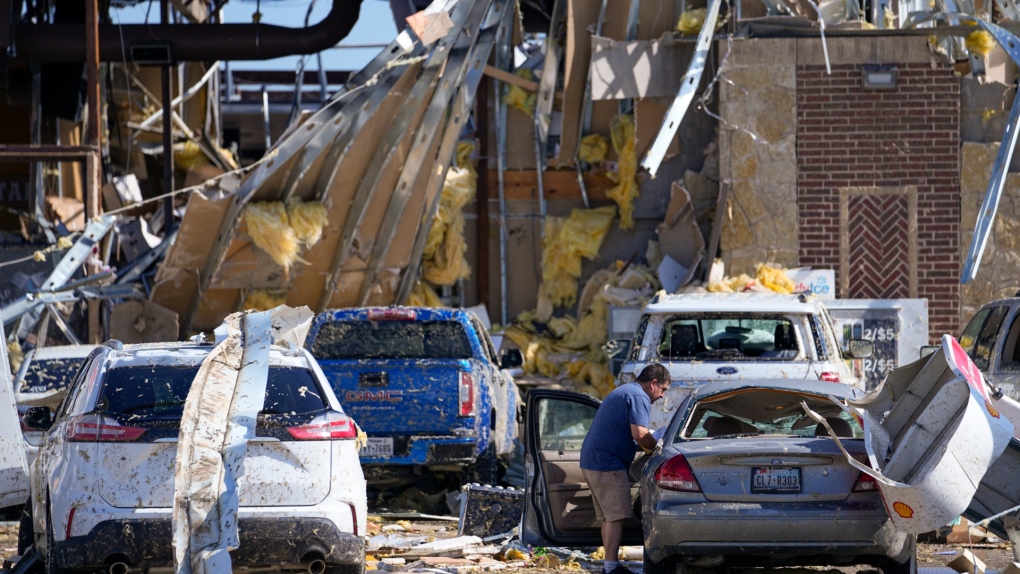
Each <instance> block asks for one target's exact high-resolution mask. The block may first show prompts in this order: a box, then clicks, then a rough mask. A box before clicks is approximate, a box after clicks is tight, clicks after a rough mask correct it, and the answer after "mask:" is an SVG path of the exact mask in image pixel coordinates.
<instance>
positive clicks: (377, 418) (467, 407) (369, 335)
mask: <svg viewBox="0 0 1020 574" xmlns="http://www.w3.org/2000/svg"><path fill="white" fill-rule="evenodd" d="M305 344H306V345H307V347H308V349H309V350H310V351H311V353H312V355H314V356H315V358H316V359H317V360H318V362H319V365H320V366H321V367H322V370H323V372H324V373H325V374H326V378H327V379H328V380H329V382H330V385H331V386H332V387H333V390H334V391H335V392H336V394H337V397H338V398H339V399H340V402H341V403H342V404H343V406H344V410H345V411H346V412H349V413H350V414H351V416H352V417H353V418H354V420H356V421H357V422H358V425H360V426H361V428H362V430H363V431H364V432H365V433H366V434H367V435H368V443H367V444H366V445H365V446H364V447H363V448H362V450H361V463H362V466H363V468H364V471H365V478H366V480H367V481H368V483H369V484H372V485H378V486H385V485H394V486H395V485H398V484H401V483H404V484H406V483H410V482H411V481H413V480H415V478H416V477H417V476H418V475H420V471H421V470H422V469H428V470H430V471H437V472H458V473H460V474H459V478H460V480H461V481H462V482H481V483H489V484H495V482H496V479H497V471H498V465H499V463H500V460H501V459H504V458H505V457H507V456H509V455H510V453H511V451H512V450H513V441H514V439H515V438H516V437H517V422H516V416H515V415H516V411H517V405H518V402H519V397H518V392H517V386H516V384H515V383H514V380H513V378H512V377H511V376H510V374H509V373H508V372H507V371H506V370H507V369H511V368H514V367H517V366H520V364H521V362H522V361H521V354H520V351H517V350H516V349H514V350H509V351H506V352H504V353H503V355H502V356H500V355H498V354H497V351H496V348H495V347H494V346H493V344H492V340H491V339H490V338H489V335H488V332H487V331H486V330H485V328H484V326H483V325H482V322H481V321H480V320H479V319H478V317H477V316H475V315H474V314H473V313H471V312H469V311H465V310H463V309H432V308H424V307H421V308H419V307H377V308H356V309H338V310H332V311H326V312H323V313H320V314H319V315H318V316H317V317H316V318H315V321H314V322H313V323H312V328H311V330H310V331H309V333H308V338H307V339H306V343H305Z"/></svg>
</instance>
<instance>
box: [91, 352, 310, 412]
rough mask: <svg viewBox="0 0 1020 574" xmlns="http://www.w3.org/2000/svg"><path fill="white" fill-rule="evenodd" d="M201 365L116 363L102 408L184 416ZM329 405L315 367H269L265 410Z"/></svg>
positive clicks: (300, 409)
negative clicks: (316, 377)
mask: <svg viewBox="0 0 1020 574" xmlns="http://www.w3.org/2000/svg"><path fill="white" fill-rule="evenodd" d="M196 374H198V366H197V365H196V366H190V367H173V366H168V365H151V366H135V367H116V368H114V369H111V370H110V371H109V372H108V373H107V374H106V380H105V382H104V384H103V390H102V394H101V395H100V399H99V404H98V408H99V410H101V411H103V412H105V413H109V414H112V415H118V416H123V417H129V418H132V419H145V418H160V419H166V418H178V419H179V418H180V417H181V415H182V414H183V411H184V401H185V400H186V399H187V398H188V391H189V390H191V383H192V381H193V380H194V379H195V375H196ZM327 406H328V405H327V403H326V401H325V399H324V398H323V397H322V393H321V391H320V389H319V386H318V385H317V384H316V380H315V377H314V375H313V374H312V372H311V371H309V370H308V369H304V368H299V367H282V366H277V367H272V366H271V367H269V379H268V381H267V384H266V400H265V403H264V404H263V410H262V413H263V414H293V415H302V414H307V413H312V412H315V411H321V410H322V409H323V408H326V407H327Z"/></svg>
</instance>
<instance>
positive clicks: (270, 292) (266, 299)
mask: <svg viewBox="0 0 1020 574" xmlns="http://www.w3.org/2000/svg"><path fill="white" fill-rule="evenodd" d="M286 302H287V290H286V289H249V290H248V292H247V293H246V294H245V296H244V308H245V309H246V310H247V309H253V310H255V311H268V310H270V309H274V308H276V307H279V306H280V305H283V304H285V303H286Z"/></svg>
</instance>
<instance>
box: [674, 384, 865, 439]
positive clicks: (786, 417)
mask: <svg viewBox="0 0 1020 574" xmlns="http://www.w3.org/2000/svg"><path fill="white" fill-rule="evenodd" d="M801 402H804V403H806V404H807V406H808V408H810V409H811V410H812V411H814V412H815V413H817V414H819V415H821V416H822V417H824V418H825V420H826V422H827V423H828V424H829V426H830V427H831V428H832V430H833V432H834V433H835V434H836V436H837V437H840V438H861V437H863V436H864V431H863V430H862V429H861V426H860V424H858V422H857V419H855V418H854V417H853V416H852V415H850V414H849V413H847V412H846V411H844V410H842V409H840V408H839V407H838V406H836V405H835V404H833V403H832V402H831V401H830V400H829V399H828V397H822V396H818V395H814V394H808V393H798V392H793V391H786V390H768V389H752V390H744V391H737V392H733V393H726V394H723V395H718V396H714V397H706V398H705V399H704V400H701V401H699V402H697V403H695V405H694V408H693V410H692V411H691V415H690V417H689V418H688V419H687V422H686V423H685V424H683V425H681V426H680V433H679V435H678V437H677V438H679V439H685V438H694V439H698V438H701V439H712V438H719V437H726V438H733V437H741V436H762V435H770V436H802V437H812V436H823V437H829V434H828V432H827V431H826V429H825V427H824V425H822V424H821V423H818V422H817V421H815V420H814V419H813V418H811V417H809V416H808V415H807V413H806V412H804V409H803V407H802V406H801Z"/></svg>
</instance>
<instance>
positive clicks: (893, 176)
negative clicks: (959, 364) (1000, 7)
mask: <svg viewBox="0 0 1020 574" xmlns="http://www.w3.org/2000/svg"><path fill="white" fill-rule="evenodd" d="M883 63H890V64H893V65H895V66H896V68H897V71H898V83H897V87H896V89H895V90H888V91H865V90H862V89H861V73H862V72H861V66H860V65H857V64H843V65H833V66H832V74H831V75H828V74H826V71H825V66H824V65H814V64H812V65H798V66H797V164H798V165H797V167H798V180H797V198H798V222H799V232H798V242H799V262H800V264H801V265H810V266H813V267H819V268H831V269H835V270H836V273H837V278H836V282H837V285H838V284H840V282H841V281H842V277H840V276H839V275H840V273H841V268H843V269H845V268H846V264H847V262H846V261H841V251H840V229H841V221H840V217H841V215H840V190H841V189H846V188H869V187H874V188H901V187H906V186H913V187H914V188H915V189H916V193H917V208H916V209H917V214H916V225H917V230H916V257H917V275H916V282H917V285H916V290H917V296H918V297H923V298H927V299H928V308H929V315H928V317H929V318H928V325H929V335H930V337H931V338H932V340H934V339H935V338H936V337H938V336H940V335H941V334H943V333H952V334H954V335H955V334H958V331H959V314H960V311H959V305H960V284H959V273H960V269H961V260H960V249H959V233H960V230H959V226H960V177H959V174H960V165H959V154H960V81H959V79H957V78H955V77H953V75H952V72H951V71H950V70H949V69H948V68H944V67H938V66H937V67H934V68H933V67H932V64H931V63H930V62H924V63H919V62H914V63H900V64H896V63H894V62H883ZM845 225H846V223H845V222H844V228H845ZM876 249H881V247H877V248H876ZM898 253H901V254H904V253H905V251H904V250H902V249H900V250H899V251H898ZM894 256H896V257H901V259H900V261H899V263H897V264H896V265H893V266H892V267H894V268H896V267H898V268H896V269H892V271H890V272H894V273H896V274H898V275H899V274H902V273H905V272H906V268H907V267H909V261H908V260H907V258H906V256H905V255H903V256H900V255H894ZM876 257H877V258H878V259H881V260H882V262H883V268H885V269H889V265H888V260H889V257H890V255H889V254H888V253H885V252H883V253H876ZM851 269H853V267H851ZM851 275H853V274H852V273H851ZM848 280H849V286H850V289H849V293H850V294H851V295H852V294H853V293H855V292H857V293H860V292H865V291H867V290H862V289H860V288H855V281H859V280H860V278H859V277H855V276H850V277H849V278H848Z"/></svg>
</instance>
